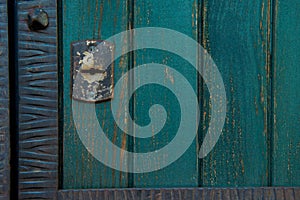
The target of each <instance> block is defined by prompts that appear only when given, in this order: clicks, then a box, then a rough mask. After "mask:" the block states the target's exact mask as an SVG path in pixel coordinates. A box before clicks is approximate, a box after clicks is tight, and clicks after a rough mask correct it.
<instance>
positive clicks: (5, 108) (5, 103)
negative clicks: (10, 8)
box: [0, 0, 10, 199]
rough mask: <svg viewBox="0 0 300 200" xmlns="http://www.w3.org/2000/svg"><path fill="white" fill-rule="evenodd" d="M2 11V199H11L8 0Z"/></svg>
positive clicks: (1, 4) (2, 2) (0, 5)
mask: <svg viewBox="0 0 300 200" xmlns="http://www.w3.org/2000/svg"><path fill="white" fill-rule="evenodd" d="M0 13H1V15H0V199H9V191H10V189H9V187H10V168H9V159H10V155H9V154H10V148H9V144H10V142H9V131H10V130H9V57H8V56H9V55H8V52H9V49H8V16H7V13H8V12H7V1H6V0H0Z"/></svg>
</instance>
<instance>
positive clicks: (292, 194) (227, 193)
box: [58, 187, 300, 200]
mask: <svg viewBox="0 0 300 200" xmlns="http://www.w3.org/2000/svg"><path fill="white" fill-rule="evenodd" d="M58 199H63V200H64V199H68V200H69V199H72V200H73V199H74V200H76V199H83V200H85V199H93V200H94V199H101V200H131V199H133V200H164V199H166V200H169V199H170V200H181V199H182V200H185V199H187V200H193V199H195V200H196V199H220V200H233V199H264V200H265V199H266V200H271V199H280V200H285V199H286V200H297V199H300V188H286V187H261V188H168V189H159V188H158V189H150V188H149V189H148V188H144V189H138V188H129V189H87V190H60V191H59V192H58Z"/></svg>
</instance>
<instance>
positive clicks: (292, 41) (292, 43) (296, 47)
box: [272, 0, 300, 198]
mask: <svg viewBox="0 0 300 200" xmlns="http://www.w3.org/2000/svg"><path fill="white" fill-rule="evenodd" d="M274 2H275V4H274V17H273V20H274V21H273V23H274V34H273V44H274V47H273V71H274V72H273V97H274V99H273V106H274V117H273V120H274V121H273V122H274V136H273V141H272V142H273V149H272V150H273V157H272V158H273V160H272V161H273V165H272V172H273V177H272V184H273V185H274V186H300V134H299V132H300V126H299V125H300V88H299V87H300V67H299V63H300V40H299V35H300V13H299V7H300V1H298V0H275V1H274ZM298 198H299V197H298Z"/></svg>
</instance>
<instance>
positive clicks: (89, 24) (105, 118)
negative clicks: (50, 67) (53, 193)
mask: <svg viewBox="0 0 300 200" xmlns="http://www.w3.org/2000/svg"><path fill="white" fill-rule="evenodd" d="M128 14H129V10H128V1H125V0H120V1H103V0H88V1H85V0H80V1H79V0H78V1H73V0H64V1H63V71H64V77H63V78H64V80H63V83H64V84H63V92H64V96H63V97H64V99H63V105H64V119H63V120H64V122H63V123H64V125H63V126H64V127H63V129H64V130H63V188H64V189H81V188H115V187H117V188H118V187H128V176H127V173H122V172H119V171H116V170H114V169H111V168H109V167H107V166H105V165H104V164H102V163H101V162H100V161H98V160H96V159H95V158H94V157H93V156H92V155H91V154H90V153H89V152H88V151H87V149H86V148H85V146H84V145H83V144H82V142H81V140H80V138H79V137H78V134H77V130H76V127H75V124H74V122H73V116H72V110H71V106H72V99H71V98H70V72H71V70H70V67H71V61H70V57H71V56H70V52H71V50H70V44H71V43H72V42H74V41H80V40H87V39H101V40H105V39H107V38H109V37H110V36H113V35H114V34H117V33H119V32H122V31H126V30H127V29H128V26H129V22H128ZM116 42H118V41H116ZM123 42H124V44H123V45H124V46H123V47H124V48H127V45H128V42H127V41H126V38H125V40H124V41H123ZM118 44H120V43H118ZM123 47H122V48H123ZM128 62H129V60H128V56H127V55H124V56H122V57H121V58H120V59H117V60H115V63H114V82H116V81H117V80H119V79H120V77H121V75H122V74H124V73H126V71H127V70H128ZM124 86H125V85H124ZM124 92H126V91H124ZM116 98H124V94H122V93H121V94H115V95H114V99H116ZM83 105H85V103H83V102H77V105H76V108H78V109H79V108H80V107H81V106H83ZM121 109H127V108H125V107H119V110H121ZM96 111H97V117H98V120H99V123H100V126H101V127H102V129H103V131H104V132H105V134H106V135H107V137H108V138H109V139H110V140H111V141H112V142H113V143H114V144H116V145H118V146H119V147H122V148H126V147H128V141H127V138H128V137H127V135H126V134H125V133H123V132H122V131H121V130H120V129H119V128H118V127H117V125H116V123H115V120H122V119H125V117H124V116H118V117H119V118H118V119H114V118H113V116H112V113H111V106H110V101H107V102H101V103H99V104H97V105H96ZM90 117H91V115H90V113H89V112H88V111H84V110H83V111H82V113H81V115H80V120H81V121H82V123H86V124H87V126H88V127H89V129H90V130H89V131H90V133H91V134H90V137H94V134H95V130H94V129H93V128H92V127H93V125H94V124H92V122H91V121H90ZM78 125H79V126H80V124H78ZM94 139H95V140H97V138H94ZM101 148H102V147H99V146H95V145H94V146H93V148H92V149H91V150H92V151H101ZM115 159H121V158H115Z"/></svg>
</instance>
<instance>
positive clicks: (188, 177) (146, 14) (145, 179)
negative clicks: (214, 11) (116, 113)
mask: <svg viewBox="0 0 300 200" xmlns="http://www.w3.org/2000/svg"><path fill="white" fill-rule="evenodd" d="M197 12H198V1H194V0H188V1H176V2H174V1H161V0H138V1H135V4H134V21H133V23H134V25H133V26H134V28H140V27H163V28H169V29H173V30H175V31H179V32H181V33H183V34H186V35H187V36H189V37H191V38H193V39H195V40H196V41H197V36H198V32H197V30H198V28H197V20H198V19H197V17H198V13H197ZM161 37H162V38H164V37H166V38H167V37H170V36H169V35H161ZM145 40H147V41H152V42H154V43H155V41H156V40H155V38H153V37H149V38H145ZM135 42H136V41H135ZM178 43H179V44H180V45H181V46H182V48H183V49H185V50H186V51H194V50H195V49H192V50H191V49H190V48H191V47H189V46H187V45H185V43H184V41H180V40H178ZM136 45H138V44H136ZM161 48H162V49H163V48H164V44H161ZM184 59H185V58H181V57H179V56H178V55H174V54H172V53H170V52H167V51H163V50H159V49H143V50H139V51H136V52H135V57H134V67H137V66H139V65H142V64H148V63H160V64H164V65H167V66H169V67H171V68H173V69H175V70H177V71H178V72H179V73H181V74H182V75H183V76H184V77H185V78H186V81H188V82H189V84H190V85H191V87H192V88H193V89H194V91H195V93H197V90H198V88H197V71H196V70H195V69H194V68H193V66H191V65H190V64H189V63H188V62H187V61H186V60H184ZM195 59H196V58H195ZM148 66H150V67H151V65H148ZM134 76H135V79H137V81H141V79H142V76H141V75H140V74H138V73H136V74H134ZM149 76H150V75H149ZM152 78H153V79H155V78H156V76H155V75H153V77H152ZM174 79H175V78H174V74H173V73H172V72H171V71H168V70H165V79H164V80H163V82H172V84H173V85H176V87H178V88H179V87H183V85H182V82H183V81H184V80H176V82H174ZM134 87H135V86H134ZM185 89H186V88H182V90H185ZM172 92H173V91H170V90H168V89H166V88H164V87H163V86H158V85H155V84H152V85H146V86H143V87H141V88H139V89H138V90H136V91H135V95H134V98H133V102H134V105H133V108H134V112H133V115H134V120H135V123H137V124H138V125H140V126H146V125H148V124H149V123H150V118H149V109H150V107H151V106H152V105H153V104H160V105H161V106H163V107H164V108H165V110H166V112H167V115H168V116H167V119H166V123H165V124H164V126H163V128H162V130H161V131H160V132H159V133H158V134H156V135H153V136H152V137H148V138H142V139H141V138H137V137H135V138H134V152H144V153H145V152H152V151H155V150H158V149H161V148H162V147H164V146H166V145H168V144H169V143H170V142H171V141H172V140H173V138H174V137H175V136H176V134H177V131H178V127H179V124H180V119H181V112H180V106H181V104H189V103H190V102H192V101H191V100H193V99H190V98H192V97H190V96H188V97H186V101H185V102H178V99H177V98H176V96H175V95H174V94H173V93H172ZM194 106H195V108H196V105H194ZM191 119H193V121H189V122H188V123H189V125H188V126H189V127H190V129H189V132H192V134H193V132H195V134H196V131H193V130H194V128H195V127H196V126H197V116H196V115H195V116H191ZM153 126H156V127H154V128H158V127H157V124H153ZM134 133H135V134H136V130H134ZM152 134H154V133H153V132H152ZM186 134H189V133H186ZM197 148H198V147H197V141H196V139H195V140H194V142H193V143H192V144H191V146H190V148H189V149H188V150H187V151H186V152H185V153H184V155H183V156H182V157H180V158H179V159H178V160H177V161H175V162H174V163H172V164H171V165H169V166H167V167H166V168H163V169H161V170H158V171H154V172H151V173H141V174H135V175H134V180H133V185H134V187H188V186H190V187H191V186H197V185H198V159H197ZM176 150H178V149H173V150H172V152H168V153H169V155H166V157H168V156H172V154H174V152H175V151H176ZM158 164H160V163H159V161H158ZM134 165H136V163H134ZM135 167H140V166H135Z"/></svg>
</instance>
